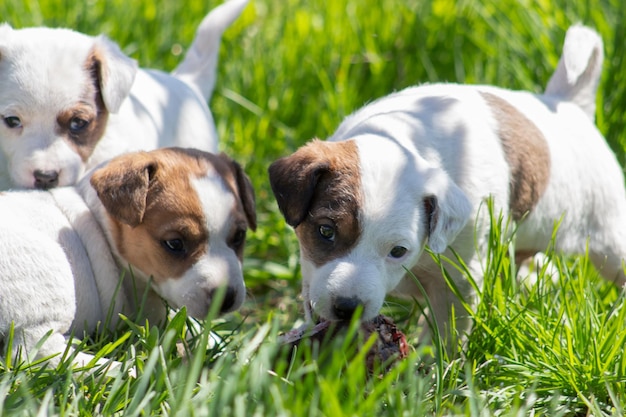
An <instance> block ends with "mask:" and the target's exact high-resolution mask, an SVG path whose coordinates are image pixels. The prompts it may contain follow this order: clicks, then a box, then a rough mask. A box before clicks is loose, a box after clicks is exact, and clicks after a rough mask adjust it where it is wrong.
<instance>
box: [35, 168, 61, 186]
mask: <svg viewBox="0 0 626 417" xmlns="http://www.w3.org/2000/svg"><path fill="white" fill-rule="evenodd" d="M33 176H34V177H35V188H38V189H40V190H47V189H49V188H54V187H56V186H57V185H59V173H58V171H41V170H36V171H35V172H33Z"/></svg>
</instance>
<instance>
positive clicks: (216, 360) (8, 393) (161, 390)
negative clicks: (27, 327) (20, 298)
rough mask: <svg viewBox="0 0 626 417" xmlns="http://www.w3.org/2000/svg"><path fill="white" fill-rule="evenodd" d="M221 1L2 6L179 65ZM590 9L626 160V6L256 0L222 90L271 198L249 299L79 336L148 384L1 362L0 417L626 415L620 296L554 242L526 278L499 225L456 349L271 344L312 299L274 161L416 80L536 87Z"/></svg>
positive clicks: (12, 2) (408, 315)
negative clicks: (377, 356)
mask: <svg viewBox="0 0 626 417" xmlns="http://www.w3.org/2000/svg"><path fill="white" fill-rule="evenodd" d="M216 4H217V3H216V2H215V1H208V2H206V3H205V2H191V1H183V2H172V1H164V0H159V1H156V2H154V1H148V0H137V1H133V2H127V1H121V0H109V1H100V0H90V1H86V2H76V1H69V0H39V1H36V0H4V1H2V2H0V16H1V18H2V19H3V20H5V21H8V22H10V23H11V24H12V25H13V26H15V27H23V26H28V25H39V24H46V25H50V26H69V27H73V28H76V29H78V30H80V31H83V32H86V33H90V34H98V33H105V34H107V35H108V36H109V37H110V38H112V39H113V40H115V41H117V42H118V43H120V45H121V46H122V48H123V50H124V51H125V52H126V53H128V54H129V55H131V56H132V57H133V58H135V59H137V60H138V61H139V62H140V64H141V65H143V66H149V67H154V68H161V69H165V70H170V69H172V68H174V67H175V66H176V64H177V63H178V62H179V61H180V59H181V56H180V51H181V48H182V49H184V48H185V47H186V46H187V45H188V44H189V42H190V41H191V38H192V37H193V33H194V30H195V27H196V25H197V24H198V23H199V22H200V20H201V19H202V17H203V16H204V15H205V13H206V12H208V10H209V9H210V8H212V7H213V6H215V5H216ZM579 21H580V22H583V23H585V24H587V25H590V26H593V27H595V28H596V29H597V30H598V31H599V32H600V33H601V34H602V36H603V38H604V42H605V55H606V60H605V71H604V74H603V78H602V83H601V86H600V91H599V95H598V105H599V106H598V114H597V118H598V125H599V127H600V129H601V131H602V132H603V133H604V134H605V135H606V137H607V140H608V142H609V144H610V145H611V146H612V148H613V149H614V151H615V152H616V154H617V156H618V158H619V159H620V161H622V162H624V160H625V159H624V152H623V149H624V148H625V147H626V117H625V116H624V115H625V114H626V104H625V103H626V79H625V77H626V61H625V59H624V56H625V54H626V50H625V48H626V42H625V41H624V39H626V23H625V22H626V4H625V3H624V2H623V1H622V0H600V1H596V2H588V1H583V0H573V1H565V0H559V1H553V2H550V1H540V2H525V1H521V0H503V1H480V0H462V1H452V0H427V1H404V0H359V1H347V0H338V1H323V0H307V1H305V0H281V1H275V0H274V1H272V0H251V4H250V5H249V6H248V8H247V9H246V10H245V12H244V14H243V15H242V16H241V18H240V19H239V20H237V21H236V23H235V25H234V26H233V27H231V28H230V29H229V30H228V31H227V32H226V34H225V36H224V44H223V48H222V53H221V56H220V59H221V62H220V66H219V76H218V81H217V86H216V91H215V94H214V97H213V99H212V100H211V108H212V110H213V114H214V116H215V119H216V123H217V126H218V131H219V134H220V137H221V140H222V142H221V145H220V147H221V149H222V150H224V151H226V152H228V153H229V154H231V155H232V156H233V157H234V158H235V159H236V160H238V161H240V162H241V163H242V164H243V165H244V166H245V169H246V171H247V172H248V174H249V175H250V177H251V180H252V182H253V184H254V187H255V189H256V192H257V203H258V210H257V211H258V218H259V219H258V220H259V221H258V223H259V228H258V230H257V231H256V232H255V233H251V234H250V235H249V238H248V245H247V248H246V261H245V275H246V281H247V285H248V293H249V296H248V301H247V302H246V304H245V305H244V307H243V309H242V310H241V311H240V312H238V313H235V314H230V315H228V316H226V317H223V318H219V319H214V320H210V321H208V322H207V324H206V326H204V327H201V326H197V325H196V324H191V323H192V322H191V321H190V320H189V319H187V318H186V317H185V312H184V311H182V312H180V313H179V314H178V315H176V316H174V318H173V319H172V320H171V321H170V323H169V324H168V326H165V327H154V326H152V325H150V324H149V323H133V322H132V321H130V320H128V321H125V322H123V323H122V325H121V326H120V328H119V329H118V330H117V331H116V332H114V333H113V334H110V333H107V332H102V333H100V334H98V335H95V336H94V337H93V338H92V339H87V340H86V341H84V343H83V344H82V345H79V346H81V347H80V348H81V349H85V350H87V351H89V352H90V353H98V352H100V353H102V354H106V355H105V356H106V357H109V358H112V359H115V360H119V361H123V362H124V363H125V365H126V366H128V367H134V368H135V369H136V371H137V377H136V378H130V377H128V376H127V375H126V374H124V373H122V374H119V375H118V376H113V377H109V376H102V375H99V374H98V373H97V372H96V373H94V374H92V375H84V374H81V373H80V372H75V373H72V372H70V371H69V370H67V369H66V367H64V365H62V366H61V367H60V368H59V369H57V370H55V369H49V368H46V367H43V368H42V367H41V366H40V365H33V366H29V365H26V364H19V363H12V362H11V361H6V360H4V361H3V362H1V363H0V398H1V399H2V400H1V401H0V414H2V415H17V414H24V415H36V414H37V413H38V412H39V413H41V415H94V414H102V415H111V414H117V415H195V416H204V415H207V416H209V415H210V416H214V415H229V416H230V415H232V416H252V415H259V416H271V415H283V416H341V415H351V416H362V415H376V416H379V415H380V416H385V415H389V416H401V415H406V416H421V415H472V416H474V415H485V416H492V415H494V416H495V415H498V416H500V415H505V416H514V415H515V416H517V415H519V416H526V415H546V416H560V415H563V416H572V415H591V414H593V415H595V416H600V415H623V414H624V404H625V403H626V399H625V398H624V396H625V394H624V393H625V392H626V387H625V384H626V359H625V355H624V354H623V347H624V344H625V343H624V342H625V341H626V340H625V339H626V326H625V322H626V320H625V319H626V312H625V311H624V310H625V309H624V295H623V294H622V293H621V292H620V291H619V289H617V288H615V287H613V286H612V285H610V284H607V283H605V282H604V281H602V279H601V278H599V277H598V276H597V273H596V272H595V271H594V270H593V268H592V267H591V266H590V263H589V261H588V260H587V258H586V257H578V258H564V257H562V256H560V255H558V254H552V253H550V252H548V257H549V259H550V261H551V265H552V266H553V267H554V268H555V269H556V270H557V271H558V274H557V277H556V278H555V279H553V278H552V276H551V275H550V274H548V272H549V271H548V270H539V271H538V280H537V282H536V283H535V284H532V285H529V286H525V285H523V284H520V283H518V282H517V281H516V280H515V279H514V275H513V271H514V269H515V267H516V266H515V265H513V261H512V260H511V257H510V252H511V250H512V249H511V247H510V242H509V241H508V240H507V238H505V237H504V236H505V235H504V234H500V230H501V229H500V227H496V228H494V229H493V233H492V243H491V247H490V253H489V262H488V264H487V267H486V272H487V273H486V276H485V286H484V288H482V289H481V302H480V303H479V305H478V307H477V310H476V312H475V325H474V331H473V333H472V334H471V335H470V337H469V339H468V341H467V343H466V345H465V346H463V348H462V355H459V357H458V358H457V359H454V360H452V361H449V360H445V359H444V358H442V357H440V356H439V357H436V356H435V355H434V351H433V349H432V348H430V347H424V348H418V347H414V348H413V349H412V351H411V353H410V355H409V357H408V358H407V359H406V360H404V361H402V362H401V363H399V364H398V366H396V367H394V368H393V369H392V370H391V371H390V372H389V373H388V374H386V375H385V376H384V377H382V378H372V377H370V376H368V375H367V373H366V372H365V370H364V367H363V358H362V356H359V355H362V354H363V352H362V351H360V352H359V351H358V350H355V349H354V348H353V347H351V345H350V344H349V343H347V342H346V340H345V339H343V338H341V337H338V338H337V339H336V340H333V341H332V342H331V344H330V346H329V347H328V348H326V349H322V350H321V351H320V350H318V349H316V348H314V347H313V348H309V347H307V346H306V344H305V345H304V346H302V347H301V348H300V350H299V351H298V352H297V353H296V355H295V356H294V357H293V358H292V359H290V356H289V355H288V354H287V353H286V352H285V350H284V349H282V348H281V347H280V346H278V345H277V343H276V336H277V334H279V333H280V332H283V331H286V330H289V329H290V328H291V326H293V325H294V324H296V323H297V322H299V321H301V319H302V309H301V306H300V300H299V299H298V295H297V294H298V292H299V288H300V282H299V274H300V272H299V269H298V246H297V242H296V240H295V236H294V234H293V232H292V230H291V229H290V228H288V227H287V226H286V225H285V223H284V221H283V219H282V217H281V215H280V213H279V212H278V210H277V208H276V205H275V202H274V200H273V197H272V195H271V191H270V188H269V182H268V178H267V167H268V165H269V164H270V163H271V162H272V161H273V160H274V159H276V158H278V157H280V156H283V155H285V154H288V153H290V152H292V151H293V150H295V149H296V148H297V147H298V146H300V145H302V144H303V143H305V142H306V141H307V140H309V139H311V138H313V137H320V138H324V137H327V136H329V135H330V134H331V133H332V131H333V130H334V128H335V127H336V126H337V125H338V124H339V122H340V121H341V120H342V119H343V117H345V116H346V115H347V114H349V113H350V112H351V111H353V110H355V109H356V108H358V107H360V106H361V105H363V104H364V103H367V102H368V101H371V100H373V99H375V98H377V97H380V96H382V95H384V94H387V93H390V92H392V91H394V90H397V89H400V88H403V87H406V86H409V85H413V84H417V83H423V82H435V81H445V82H467V83H481V84H482V83H486V84H496V85H500V86H503V87H508V88H515V89H527V90H530V91H534V92H541V91H542V89H543V88H544V86H545V84H546V83H547V80H548V78H549V77H550V75H551V73H552V70H553V68H554V67H555V65H556V62H557V60H558V57H559V55H560V51H561V46H562V42H563V37H564V34H565V30H566V29H567V27H568V26H569V25H570V24H572V23H575V22H579ZM2 42H3V40H0V60H1V59H2V58H1V52H2V47H1V45H2ZM500 226H501V227H503V228H504V227H505V226H506V224H502V223H500ZM1 296H5V295H1ZM385 312H386V313H388V314H390V315H392V316H393V317H394V319H395V320H396V322H397V323H398V325H399V326H400V327H401V328H402V329H403V330H404V331H405V332H406V333H407V337H408V339H409V340H410V341H412V342H416V341H417V335H418V333H419V326H421V325H422V324H421V323H420V322H419V321H418V315H419V308H417V307H416V306H415V305H414V304H413V303H405V302H401V301H398V300H389V302H388V305H387V306H386V307H385ZM209 330H210V331H211V333H210V332H209ZM460 349H461V348H460ZM426 363H427V364H428V365H425V364H426Z"/></svg>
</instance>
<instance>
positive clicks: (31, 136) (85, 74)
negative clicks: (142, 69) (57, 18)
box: [0, 24, 137, 189]
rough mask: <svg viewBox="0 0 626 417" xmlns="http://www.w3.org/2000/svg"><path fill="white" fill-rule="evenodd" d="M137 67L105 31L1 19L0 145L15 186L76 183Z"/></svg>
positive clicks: (42, 186)
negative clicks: (95, 33) (94, 33)
mask: <svg viewBox="0 0 626 417" xmlns="http://www.w3.org/2000/svg"><path fill="white" fill-rule="evenodd" d="M136 71H137V65H136V63H135V62H134V61H133V60H131V59H130V58H128V57H126V56H125V55H124V54H123V53H122V52H121V51H120V49H119V47H118V46H117V45H115V44H114V43H112V42H111V41H109V40H107V39H106V38H104V37H97V38H93V37H90V36H86V35H83V34H80V33H77V32H73V31H71V30H67V29H50V28H28V29H20V30H14V29H13V28H11V26H9V25H7V24H4V25H0V151H1V152H3V153H4V159H6V161H7V164H8V170H9V174H10V177H11V182H12V183H13V185H15V186H17V187H24V188H42V189H47V188H52V187H55V186H62V185H70V184H74V183H75V182H76V181H77V179H78V178H79V177H80V176H81V175H82V174H83V171H84V169H85V163H86V162H87V160H88V159H89V157H90V156H91V154H92V153H93V151H94V148H95V146H96V144H97V143H98V141H99V140H100V138H101V137H102V135H103V134H104V131H105V128H106V124H107V120H108V114H109V113H116V112H117V111H118V110H119V108H120V106H121V104H122V102H123V101H124V99H125V98H126V97H127V96H128V94H129V92H130V88H131V86H132V84H133V81H134V78H135V74H136Z"/></svg>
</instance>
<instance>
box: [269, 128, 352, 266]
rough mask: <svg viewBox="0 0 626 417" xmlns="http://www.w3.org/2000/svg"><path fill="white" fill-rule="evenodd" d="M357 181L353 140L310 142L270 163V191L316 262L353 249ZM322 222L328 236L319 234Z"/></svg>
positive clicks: (306, 251)
mask: <svg viewBox="0 0 626 417" xmlns="http://www.w3.org/2000/svg"><path fill="white" fill-rule="evenodd" d="M360 181H361V180H360V165H359V159H358V149H357V147H356V144H355V143H354V142H353V141H343V142H324V141H320V140H314V141H312V142H310V143H309V144H307V145H305V146H303V147H301V148H300V149H299V150H298V151H296V152H295V153H294V154H292V155H290V156H288V157H285V158H281V159H279V160H278V161H276V162H274V163H273V164H272V166H270V183H271V185H272V190H273V191H274V195H275V196H276V199H277V202H278V205H279V208H280V209H281V211H282V212H283V214H284V215H285V218H286V220H287V222H288V223H289V224H291V225H292V226H293V227H294V228H295V231H296V235H297V236H298V239H299V241H300V248H301V251H302V255H303V256H304V257H305V258H306V259H309V260H310V261H312V262H313V263H315V264H317V265H321V264H324V263H326V262H328V261H329V260H331V259H335V258H338V257H341V256H343V255H344V254H345V253H347V252H348V251H349V250H350V249H351V248H352V247H354V245H355V243H356V242H357V240H358V239H359V237H360V235H361V229H360V224H359V214H360V210H361V204H362V203H361V201H362V196H361V190H360ZM325 225H326V226H331V227H333V228H334V230H335V237H334V240H332V241H330V240H327V239H324V238H323V237H322V236H321V235H320V227H321V226H325Z"/></svg>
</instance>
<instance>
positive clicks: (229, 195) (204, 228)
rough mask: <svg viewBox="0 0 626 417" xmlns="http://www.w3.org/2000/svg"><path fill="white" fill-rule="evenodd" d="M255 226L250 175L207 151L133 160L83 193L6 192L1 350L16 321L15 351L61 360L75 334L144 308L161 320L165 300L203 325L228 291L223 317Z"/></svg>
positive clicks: (99, 172)
mask: <svg viewBox="0 0 626 417" xmlns="http://www.w3.org/2000/svg"><path fill="white" fill-rule="evenodd" d="M247 227H251V228H255V227H256V216H255V213H254V194H253V190H252V188H251V185H250V183H249V181H248V179H247V177H246V176H245V174H244V173H243V171H242V170H241V168H240V167H239V166H238V165H237V164H236V163H235V162H233V161H232V160H231V159H230V158H228V157H226V156H225V155H223V154H222V155H219V156H217V155H213V154H209V153H206V152H201V151H197V150H185V149H180V148H166V149H159V150H155V151H152V152H149V153H145V152H144V153H131V154H126V155H122V156H119V157H116V158H114V159H113V160H112V161H110V162H108V163H105V164H104V166H102V167H98V168H96V169H95V170H94V171H92V172H90V173H89V174H88V175H86V176H85V177H84V178H83V179H81V180H80V181H79V183H78V184H77V185H76V186H75V187H59V188H55V189H52V190H50V191H40V190H24V191H7V192H3V193H0V236H1V239H0V253H2V256H1V257H0V285H1V286H2V288H3V294H4V295H3V296H2V297H0V344H4V343H5V342H6V341H7V335H8V333H9V330H10V328H11V326H12V325H13V326H14V329H15V330H14V338H13V346H12V349H11V351H12V352H13V354H14V355H17V354H18V353H19V352H21V353H22V355H23V356H22V357H23V358H24V357H25V355H26V354H29V355H34V357H37V358H43V357H47V356H50V355H56V356H54V357H53V358H52V359H51V361H52V363H53V364H56V363H58V361H59V359H60V355H59V354H60V353H62V352H63V351H64V350H65V349H66V347H67V337H68V335H69V334H70V332H73V333H74V335H75V336H77V337H80V336H82V335H83V334H84V333H85V332H86V333H91V332H93V331H95V330H96V326H98V324H103V323H105V322H106V318H107V315H108V314H109V313H112V315H111V318H112V321H111V322H110V323H108V324H109V325H110V326H111V327H114V326H115V325H116V323H117V318H118V315H119V313H124V314H125V315H127V316H129V317H135V316H137V313H138V311H139V307H141V308H142V309H143V310H142V311H143V315H144V316H145V317H146V318H148V319H149V320H150V321H151V323H155V324H156V323H157V322H159V321H161V320H163V319H164V318H165V312H166V309H165V304H164V302H163V300H162V299H164V300H165V301H166V302H167V303H169V304H170V305H171V306H172V307H174V308H180V307H182V306H186V307H187V309H188V312H189V314H190V315H192V316H194V317H196V318H199V319H203V318H204V317H205V316H206V314H207V313H208V311H209V308H210V305H211V303H212V300H213V297H214V296H215V294H214V293H215V291H216V289H217V288H218V287H221V286H225V287H227V288H228V290H227V291H226V296H225V297H226V298H225V299H224V301H223V304H222V305H221V311H222V312H227V311H232V310H235V309H237V308H238V307H239V306H240V305H241V304H242V302H243V300H244V297H245V285H244V281H243V276H242V268H241V263H242V257H243V244H244V238H245V231H246V228H247ZM122 277H123V281H122V283H121V286H120V288H119V291H118V290H117V286H118V284H119V280H120V279H121V278H122ZM144 295H145V296H147V299H146V302H145V305H141V301H142V298H143V297H144ZM161 298H162V299H161ZM49 331H51V332H52V333H51V335H50V337H48V339H47V340H46V342H45V343H43V345H42V346H41V348H40V349H39V350H38V351H37V352H35V350H34V347H35V345H36V344H37V343H38V342H39V341H40V339H42V338H43V336H44V335H46V333H47V332H49ZM35 353H36V354H35ZM91 359H93V358H92V357H91V356H89V355H86V354H82V353H81V354H79V355H78V356H77V358H76V360H75V363H76V364H78V365H85V364H86V363H87V362H89V361H90V360H91Z"/></svg>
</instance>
